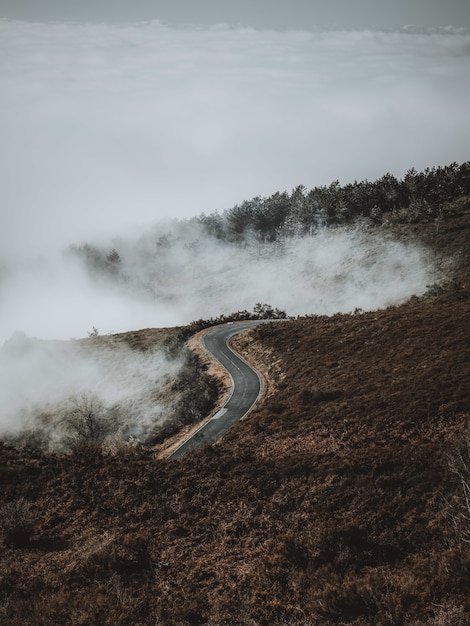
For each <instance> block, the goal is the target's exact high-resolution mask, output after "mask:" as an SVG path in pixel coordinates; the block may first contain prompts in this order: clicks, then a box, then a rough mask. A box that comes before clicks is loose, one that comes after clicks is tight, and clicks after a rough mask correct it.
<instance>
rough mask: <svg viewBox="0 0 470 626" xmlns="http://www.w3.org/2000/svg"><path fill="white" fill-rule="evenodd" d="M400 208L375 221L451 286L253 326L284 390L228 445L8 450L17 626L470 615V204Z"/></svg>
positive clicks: (270, 378) (178, 332)
mask: <svg viewBox="0 0 470 626" xmlns="http://www.w3.org/2000/svg"><path fill="white" fill-rule="evenodd" d="M423 206H426V205H425V204H423ZM372 209H373V207H372V208H371V210H372ZM400 211H402V213H401V217H400V216H398V217H397V215H396V214H395V218H394V219H390V220H387V219H385V218H384V217H383V216H381V219H380V223H377V224H376V225H375V226H372V228H377V229H385V230H386V231H387V232H389V233H392V234H393V235H394V236H395V237H397V238H398V239H401V240H403V241H409V240H413V241H418V242H421V243H423V244H425V245H427V246H429V247H430V248H431V249H432V250H433V252H434V254H435V255H436V258H437V259H438V265H439V267H440V270H441V271H442V273H443V274H445V276H446V279H445V280H444V281H441V282H440V283H439V284H438V285H435V286H433V287H432V288H430V289H429V290H428V293H427V294H425V295H424V296H420V297H412V298H411V299H410V300H409V301H408V302H406V303H404V304H401V305H400V306H392V307H388V308H386V309H383V310H377V311H372V312H363V311H360V310H357V311H356V312H355V313H352V314H336V315H332V316H320V315H315V316H311V317H303V318H299V319H291V320H288V321H283V322H282V323H273V324H270V325H266V326H262V327H259V328H257V329H254V330H251V331H249V332H248V333H245V334H243V335H241V336H239V337H238V338H236V339H235V340H234V345H235V347H236V348H237V349H238V350H240V351H241V352H242V354H243V355H244V356H245V358H247V359H249V360H250V361H252V362H253V363H254V364H255V365H257V366H258V367H259V368H260V369H261V371H262V372H263V373H264V375H265V377H266V380H267V392H266V394H265V396H264V398H263V401H262V402H261V403H260V404H259V405H258V406H257V407H256V408H255V410H253V411H252V413H251V414H250V415H249V416H248V417H247V418H245V419H244V420H243V421H242V422H241V423H239V424H238V425H237V426H236V427H234V428H233V429H232V430H231V431H230V432H229V433H228V434H227V435H226V436H225V437H224V438H223V440H222V441H221V442H219V443H218V444H216V445H214V446H210V447H207V448H205V449H202V450H200V451H197V452H195V453H193V454H189V455H188V456H187V457H185V458H184V459H182V460H181V461H171V460H169V459H166V458H162V457H163V456H164V455H162V447H163V448H165V445H166V444H165V441H167V440H165V437H164V436H163V441H159V445H158V446H150V445H149V446H144V447H137V448H133V447H122V448H120V449H118V450H116V451H113V452H110V451H108V453H103V452H102V450H101V449H99V447H97V446H93V445H88V446H80V447H77V449H75V450H74V451H73V452H71V453H68V454H52V453H51V454H46V453H43V452H40V451H39V450H37V449H33V448H28V447H25V446H13V445H9V444H6V443H5V444H1V447H0V468H1V472H0V480H1V493H2V502H3V508H2V515H3V528H5V527H6V523H5V516H6V514H7V513H9V514H10V517H11V518H12V519H13V520H14V522H15V523H16V530H17V531H18V532H17V534H16V535H15V534H11V533H10V535H7V534H4V545H3V550H2V561H1V569H0V594H1V595H0V598H1V600H0V623H4V624H9V625H16V624H36V625H39V624H48V625H49V624H73V625H78V624H83V625H84V624H87V625H88V624H109V625H124V624H129V625H131V624H132V625H136V624H168V625H173V624H174V625H183V624H187V625H193V624H210V625H214V626H215V625H216V624H217V625H222V624H227V625H229V624H233V625H255V624H259V625H263V626H268V625H272V624H292V625H294V624H295V625H299V626H300V625H311V624H318V625H320V624H321V625H322V626H323V625H325V626H329V625H331V626H332V625H333V624H354V625H355V626H364V625H366V624H367V625H369V624H370V625H372V624H377V625H378V624H380V625H381V626H386V625H390V626H392V625H398V624H403V625H410V626H411V625H416V626H431V625H432V626H443V625H449V626H450V625H452V626H465V624H468V623H469V620H470V604H469V601H468V580H469V574H470V552H469V543H468V539H469V527H468V516H469V510H468V504H466V503H465V499H464V492H463V490H462V485H463V486H464V487H465V481H467V483H466V485H467V489H468V481H469V474H468V467H469V465H468V458H469V457H468V455H469V450H470V447H469V445H470V444H469V439H470V438H469V431H468V428H469V415H470V412H469V390H470V365H469V363H470V360H469V358H468V356H469V355H468V334H469V333H468V328H469V322H470V315H469V314H470V298H469V295H470V284H469V269H468V268H469V267H470V245H469V243H470V237H469V232H470V231H469V228H470V198H469V196H468V195H464V194H463V195H462V194H461V195H460V196H459V197H458V198H453V199H451V200H450V201H449V202H447V203H446V204H445V205H442V206H441V210H440V211H439V213H432V214H431V216H429V214H426V215H425V216H423V215H422V214H416V215H414V217H413V219H405V218H404V217H406V215H405V213H404V210H402V209H400ZM402 218H403V219H402ZM197 330H199V326H198V324H194V325H193V326H191V327H187V328H178V329H174V330H173V331H172V330H170V329H167V330H166V331H165V332H164V333H163V335H164V337H165V341H167V340H168V336H169V335H170V336H173V339H174V341H176V342H177V341H181V340H182V339H183V338H184V339H186V338H188V337H190V336H191V335H192V334H193V333H194V332H196V331H197ZM152 332H153V334H152ZM152 337H153V339H154V340H155V341H161V340H162V333H161V332H160V331H158V330H156V331H141V332H140V333H139V332H133V333H129V334H126V335H123V336H122V337H121V339H122V340H123V341H126V342H128V343H129V344H133V345H135V346H136V347H139V345H140V347H142V344H146V342H152ZM204 375H207V373H205V374H204ZM219 391H222V388H221V387H219ZM214 398H215V396H213V398H212V402H214ZM167 443H168V441H167ZM464 461H466V462H467V465H466V466H465V465H464ZM462 480H463V481H464V482H462ZM467 495H468V491H467ZM13 505H14V506H13Z"/></svg>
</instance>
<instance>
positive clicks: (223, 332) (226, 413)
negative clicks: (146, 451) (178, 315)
mask: <svg viewBox="0 0 470 626" xmlns="http://www.w3.org/2000/svg"><path fill="white" fill-rule="evenodd" d="M261 323H263V322H261V321H250V322H248V321H247V322H233V323H230V324H224V325H223V326H215V327H214V328H211V329H210V330H208V331H207V332H206V333H205V334H204V335H203V337H202V344H203V346H204V347H205V348H206V350H208V351H209V352H211V353H212V354H213V355H214V357H215V358H216V359H217V361H219V363H220V364H221V365H222V366H223V367H224V368H225V369H226V370H227V372H228V373H229V375H230V378H231V381H232V392H231V394H230V397H229V398H228V400H227V401H226V402H225V404H224V405H223V407H222V408H221V409H220V410H219V411H218V412H217V413H216V414H215V415H214V416H213V417H212V418H211V419H210V420H209V421H208V422H206V423H205V424H203V425H202V426H201V427H200V428H198V429H197V430H196V431H195V432H194V433H193V434H192V435H191V436H190V437H188V439H186V440H185V441H183V443H181V444H180V445H179V446H178V447H177V448H175V449H174V450H173V452H171V454H169V458H172V459H179V458H181V457H182V456H184V455H185V454H186V453H187V452H189V450H195V449H196V448H201V447H202V446H204V445H206V444H209V443H215V442H216V441H218V440H219V439H220V438H221V437H222V435H224V434H225V433H226V432H227V431H228V430H229V429H230V428H231V427H232V426H233V425H234V424H235V423H236V422H238V421H239V420H240V419H241V418H242V417H243V416H244V415H246V414H247V413H248V411H249V410H250V409H251V408H252V406H253V405H254V404H255V403H256V401H257V400H258V398H259V396H260V394H261V391H262V387H263V385H262V382H261V378H260V376H259V374H258V372H257V371H256V370H254V369H253V368H252V367H250V365H248V363H247V362H246V361H244V360H243V359H242V358H240V357H239V356H238V355H237V354H235V352H234V351H233V350H231V348H229V346H228V341H229V339H230V338H231V337H233V336H234V335H238V333H241V332H242V331H244V330H247V329H248V328H253V327H254V326H257V325H258V324H261Z"/></svg>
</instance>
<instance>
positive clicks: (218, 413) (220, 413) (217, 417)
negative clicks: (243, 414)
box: [211, 407, 228, 420]
mask: <svg viewBox="0 0 470 626" xmlns="http://www.w3.org/2000/svg"><path fill="white" fill-rule="evenodd" d="M227 411H228V409H226V408H225V407H224V408H223V409H220V411H217V413H216V414H215V415H214V416H213V417H212V418H211V419H213V420H218V419H219V418H220V417H222V415H225V413H227Z"/></svg>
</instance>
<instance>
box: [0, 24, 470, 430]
mask: <svg viewBox="0 0 470 626" xmlns="http://www.w3.org/2000/svg"><path fill="white" fill-rule="evenodd" d="M469 56H470V33H469V32H468V31H465V30H458V29H440V30H439V29H437V30H434V31H422V32H419V31H416V30H412V29H408V30H403V31H400V32H398V31H397V32H384V31H379V30H377V31H374V30H363V31H320V30H318V31H299V30H291V31H282V32H281V31H270V30H255V29H253V28H235V27H229V26H212V27H203V26H198V27H190V26H188V27H178V28H176V27H170V26H166V25H164V24H161V23H159V22H147V23H140V24H127V25H126V24H121V25H106V24H101V25H99V24H95V25H87V24H71V23H50V24H42V23H27V22H19V21H9V20H0V59H1V63H0V90H1V93H2V98H1V100H0V136H1V137H2V142H1V146H0V172H1V174H0V176H1V185H0V211H1V218H2V227H1V229H0V316H1V323H0V346H1V345H2V344H3V343H4V342H7V343H6V344H5V347H4V349H3V350H2V356H1V359H0V370H1V371H0V375H1V376H2V381H3V391H2V393H3V394H5V393H6V394H7V395H8V394H9V395H8V397H9V399H8V402H7V399H6V396H5V397H2V398H1V401H2V406H3V407H4V414H3V417H2V421H4V422H5V423H6V424H8V425H9V428H13V429H14V428H16V427H17V426H15V424H16V425H17V424H18V423H20V424H23V425H24V424H26V423H27V422H28V419H30V418H28V417H27V416H28V411H29V410H30V408H31V406H36V405H37V406H39V405H40V404H41V402H42V401H44V402H49V400H50V401H51V402H52V401H53V399H54V398H55V397H56V396H55V393H56V392H55V390H54V388H52V387H49V386H48V385H45V384H44V381H45V380H46V379H47V380H56V381H57V384H58V387H59V391H58V392H57V393H59V392H60V394H63V392H64V390H66V392H67V394H69V393H70V394H73V393H80V392H81V390H82V389H83V388H85V387H87V388H91V390H92V391H93V388H94V387H93V384H92V383H93V380H95V381H96V380H103V377H104V376H105V375H104V372H105V371H106V372H107V371H108V365H106V366H103V365H99V364H94V363H92V362H91V361H90V359H89V358H88V357H87V358H86V359H85V360H83V359H84V357H83V355H81V356H77V355H76V354H75V353H74V354H73V355H71V354H69V353H68V352H67V350H73V348H70V347H69V348H66V351H65V352H62V348H60V350H59V353H56V352H54V353H53V355H52V356H51V355H50V354H49V352H48V350H49V348H47V349H46V348H45V344H42V343H39V344H38V343H36V344H35V346H36V347H35V350H36V349H37V350H38V351H39V353H38V355H35V352H34V351H33V353H32V354H33V355H35V356H34V358H32V359H30V358H29V357H28V358H27V359H26V361H25V364H24V367H22V366H20V365H19V363H20V361H18V360H17V361H14V360H13V361H12V360H11V359H12V358H13V357H12V353H11V349H7V348H8V345H10V347H11V344H10V343H9V342H8V340H9V339H10V338H11V337H12V335H13V334H14V333H15V332H17V331H20V332H24V333H25V334H26V336H28V337H34V338H38V339H54V340H59V339H60V340H62V339H71V338H80V337H84V336H86V335H87V333H89V332H90V331H91V330H92V329H93V327H96V328H98V330H99V332H100V333H103V334H107V333H113V332H120V331H125V330H132V329H138V328H145V327H160V326H174V325H179V324H185V323H189V322H190V321H191V320H193V319H197V318H201V317H204V318H208V317H212V316H218V315H220V314H224V313H231V312H232V311H237V310H241V309H248V310H251V309H252V308H253V306H254V305H255V304H256V303H257V302H267V303H269V304H271V305H273V306H275V307H279V308H282V309H285V310H286V312H287V313H288V314H290V315H298V314H308V313H326V314H331V313H335V312H337V311H345V312H347V311H353V310H354V309H355V308H363V309H367V310H370V309H375V308H379V307H383V306H387V305H389V304H396V303H399V302H402V301H403V300H406V299H407V298H409V297H410V296H411V295H413V294H416V295H419V294H422V293H424V292H425V290H426V288H427V285H428V284H429V283H431V282H433V281H434V280H436V277H437V275H436V272H435V269H434V265H433V259H432V257H431V256H430V254H429V252H428V251H426V250H423V249H421V248H419V247H417V246H413V245H412V244H407V245H405V244H403V243H398V242H396V241H393V240H391V239H390V238H384V237H383V236H379V235H372V234H371V233H370V232H368V231H366V230H364V229H362V228H360V227H356V228H353V229H351V230H336V231H331V232H329V231H327V230H321V229H320V230H319V231H318V232H317V233H316V234H315V235H314V236H312V237H306V238H302V239H290V240H285V241H283V242H281V243H279V244H277V245H276V246H268V245H264V244H260V243H259V242H257V241H255V240H251V239H250V238H248V239H247V240H246V241H245V242H244V243H243V245H237V246H233V245H229V244H223V243H221V242H217V241H215V240H207V238H206V235H205V234H204V233H202V232H201V231H200V226H199V225H198V224H197V222H196V221H195V220H191V219H189V218H191V217H192V216H196V215H199V214H200V213H201V212H205V213H206V214H209V213H212V212H213V211H215V210H219V211H223V210H224V209H227V208H230V207H232V206H234V205H235V204H237V203H240V202H242V201H243V200H246V199H249V198H252V197H254V196H257V195H261V196H268V195H270V194H273V193H274V192H276V191H282V190H284V189H285V190H288V191H290V190H292V189H293V188H294V187H296V186H297V185H299V184H303V185H306V186H307V187H309V188H311V187H313V186H315V185H328V184H329V183H330V182H331V181H333V180H336V179H338V180H339V181H340V183H341V184H344V183H347V182H352V181H354V180H363V179H368V180H373V179H375V178H379V177H380V176H382V175H383V174H385V173H386V172H390V173H392V174H395V175H396V176H398V177H402V176H403V175H404V173H405V172H406V171H407V170H408V169H409V168H411V167H415V168H417V169H424V168H425V167H428V166H434V165H440V164H446V163H450V162H452V161H465V160H467V159H468V146H469V145H470V141H469V140H470V127H469V125H468V110H469V104H470V103H469V92H470V87H469V85H470V80H469V79H470V63H469ZM164 218H172V219H173V218H177V220H179V221H170V222H162V220H163V219H164ZM162 236H163V237H169V240H170V245H169V246H166V247H165V246H161V245H159V242H160V243H161V241H162V240H161V237H162ZM83 243H88V244H91V245H92V246H94V247H95V248H96V249H97V250H100V251H102V253H103V254H104V255H106V254H107V253H109V252H110V251H111V250H112V249H113V248H116V250H117V251H118V253H119V257H120V263H119V267H118V268H117V269H116V271H115V272H114V273H111V274H110V273H109V272H103V271H102V268H101V269H100V268H96V267H92V266H90V263H89V262H86V259H84V256H83V254H80V253H77V250H80V249H81V248H80V246H81V245H82V244H83ZM74 245H75V246H76V247H75V252H73V251H71V248H70V246H74ZM82 251H83V249H82ZM16 337H18V335H16ZM71 345H74V343H73V342H72V343H71ZM44 349H46V352H45V353H44V352H43V350H44ZM9 350H10V351H9ZM5 355H6V356H5ZM134 356H135V355H134ZM16 358H17V357H15V359H16ZM18 358H19V357H18ZM126 359H127V356H126V355H124V356H123V357H122V360H123V368H124V370H123V371H125V372H127V374H125V375H126V376H127V378H126V380H131V379H132V375H130V374H129V367H131V368H132V367H133V365H128V364H127V363H128V360H126ZM92 361H93V359H92ZM52 362H54V363H55V364H56V365H55V366H54V367H52V365H51V363H52ZM65 362H67V363H69V365H70V367H69V368H68V369H67V371H68V372H70V379H69V378H67V376H65V378H63V377H61V376H56V369H55V367H58V370H57V371H62V370H64V371H65V367H62V366H63V364H64V363H65ZM15 363H16V365H14V364H15ZM159 363H160V362H159ZM95 365H96V367H97V368H98V371H97V370H96V367H95ZM33 366H34V367H33ZM160 366H161V367H162V371H163V374H162V375H164V372H165V371H171V368H170V369H168V368H166V366H165V365H164V364H163V363H160ZM139 367H141V368H142V369H141V370H139V372H140V373H139V376H141V377H143V379H146V376H147V374H144V373H143V372H144V370H145V368H147V367H148V368H149V369H148V375H152V376H153V373H152V372H153V370H152V368H153V364H151V363H150V362H145V363H141V364H139ZM100 368H102V369H100ZM103 368H104V369H103ZM126 368H127V369H126ZM110 371H111V372H113V373H112V376H113V377H115V381H119V376H120V374H118V373H116V372H115V371H114V370H110ZM84 372H85V374H84ZM107 375H108V374H106V376H107ZM123 375H124V374H123ZM12 376H16V378H15V379H14V380H13V379H12ZM106 376H105V377H106ZM44 377H45V378H44ZM129 377H130V378H129ZM26 380H27V381H28V382H27V383H26V382H25V381H26ZM15 381H16V382H15ZM33 381H34V384H33ZM71 381H74V382H73V384H72V382H71ZM106 384H107V383H106ZM113 384H114V385H116V386H115V387H113V386H112V385H111V383H110V387H109V388H110V389H111V390H114V391H112V392H110V394H108V395H106V393H104V396H106V397H104V401H106V402H108V401H109V402H111V400H112V397H114V399H115V401H116V402H121V398H120V396H119V393H118V391H119V388H120V387H119V383H118V382H115V383H113ZM26 387H28V388H29V391H28V393H27V394H26V395H25V396H24V397H23V395H22V394H23V392H21V393H19V392H17V391H15V392H14V393H13V392H12V390H19V389H21V390H22V389H26ZM124 387H126V385H124ZM37 388H42V389H47V393H48V398H49V400H47V398H45V396H43V395H41V398H39V399H38V398H36V396H35V395H34V394H35V390H36V389H37ZM121 388H122V385H121ZM12 393H13V395H15V394H16V395H15V398H16V399H15V401H14V402H13V403H12V401H11V396H12ZM30 394H31V395H30ZM113 394H114V396H113ZM122 402H124V400H122ZM15 403H16V404H15ZM7 406H8V407H10V406H11V407H12V408H11V410H10V409H8V411H7V410H6V409H5V407H7ZM28 407H29V408H28ZM139 411H140V409H139ZM139 411H137V412H139ZM141 413H142V415H146V412H145V411H144V410H143V409H142V411H141ZM20 415H23V417H22V418H21V419H20V417H19V416H20ZM24 416H26V417H24ZM142 419H143V422H145V420H146V419H147V418H146V417H144V418H142ZM18 420H20V421H19V422H18ZM21 420H23V421H21ZM22 427H23V426H22Z"/></svg>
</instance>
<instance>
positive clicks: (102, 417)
mask: <svg viewBox="0 0 470 626" xmlns="http://www.w3.org/2000/svg"><path fill="white" fill-rule="evenodd" d="M63 427H64V429H65V431H66V435H65V437H64V441H65V443H66V444H67V445H68V447H69V448H71V449H72V450H73V449H75V448H77V447H80V446H83V445H92V446H101V445H102V444H103V442H104V440H105V438H106V437H107V435H109V433H110V432H111V419H110V417H109V415H108V414H107V411H106V408H105V406H104V404H103V402H102V401H101V400H100V399H99V398H98V397H97V396H96V395H94V394H91V393H82V394H81V395H79V396H77V397H75V398H73V399H72V400H71V409H70V411H69V412H68V413H67V415H66V416H65V419H64V424H63Z"/></svg>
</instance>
